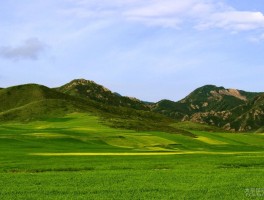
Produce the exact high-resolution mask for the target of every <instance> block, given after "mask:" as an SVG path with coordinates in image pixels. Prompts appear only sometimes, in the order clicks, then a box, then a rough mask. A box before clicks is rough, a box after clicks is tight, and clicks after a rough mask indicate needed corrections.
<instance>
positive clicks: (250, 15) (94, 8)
mask: <svg viewBox="0 0 264 200" xmlns="http://www.w3.org/2000/svg"><path fill="white" fill-rule="evenodd" d="M70 1H71V2H72V3H74V4H75V6H76V8H75V10H72V11H69V12H68V14H70V13H71V14H74V15H75V16H78V17H88V18H89V17H95V16H98V17H100V16H107V17H111V16H112V17H116V16H119V17H120V18H122V19H124V20H128V21H137V22H139V23H142V24H146V25H151V26H160V27H166V28H168V27H169V28H180V27H181V25H182V24H184V25H186V23H188V24H189V25H190V26H192V27H194V28H196V29H210V28H219V29H225V30H231V31H232V32H234V31H235V32H240V31H249V30H256V29H262V28H264V15H263V13H261V12H257V11H240V10H237V9H235V8H233V7H231V6H229V5H228V4H226V3H223V2H221V1H216V0H184V1H175V0H145V1H141V0H127V1H121V0H112V1H108V0H102V1H100V2H98V1H94V0H75V1H73V0H70Z"/></svg>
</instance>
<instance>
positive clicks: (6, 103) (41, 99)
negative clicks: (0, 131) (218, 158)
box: [0, 84, 193, 136]
mask: <svg viewBox="0 0 264 200" xmlns="http://www.w3.org/2000/svg"><path fill="white" fill-rule="evenodd" d="M74 112H79V113H89V114H91V115H93V116H97V117H100V118H101V120H102V123H104V124H107V125H109V126H112V127H115V128H125V129H133V130H142V131H143V130H153V131H154V130H155V131H166V132H170V133H177V134H185V135H189V136H193V135H192V134H191V133H189V132H188V131H184V130H181V129H177V128H175V127H171V126H170V124H171V123H173V120H172V119H170V118H167V117H165V116H163V115H161V114H158V113H153V112H150V111H145V110H140V109H139V110H136V109H133V108H129V107H122V106H113V105H111V104H110V103H108V102H105V103H104V101H95V100H91V99H90V98H82V97H80V96H79V95H78V94H77V95H76V96H74V95H69V94H65V93H62V92H60V91H58V90H56V89H51V88H48V87H46V86H42V85H37V84H26V85H18V86H13V87H9V88H5V89H2V90H0V121H1V122H2V123H3V122H7V121H22V122H28V121H34V120H49V119H50V118H58V117H62V116H64V115H66V114H69V113H74Z"/></svg>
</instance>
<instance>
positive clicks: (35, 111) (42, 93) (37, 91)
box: [0, 79, 264, 134]
mask: <svg viewBox="0 0 264 200" xmlns="http://www.w3.org/2000/svg"><path fill="white" fill-rule="evenodd" d="M72 112H88V113H93V114H95V115H99V116H101V117H103V118H105V119H107V120H106V121H108V122H107V123H109V125H111V126H117V127H121V128H133V129H143V130H145V129H146V130H147V129H148V130H150V129H151V130H154V129H155V130H164V129H166V130H167V131H169V132H177V131H181V132H182V133H183V134H189V133H185V132H184V131H183V130H177V128H173V127H171V126H170V123H173V122H175V121H191V122H196V123H202V124H207V125H212V126H217V127H220V128H223V129H226V130H229V131H241V132H243V131H262V130H263V127H264V93H255V92H246V91H242V90H236V89H225V88H224V87H216V86H214V85H206V86H203V87H200V88H198V89H196V90H194V91H193V92H192V93H191V94H189V95H188V96H187V97H185V98H184V99H182V100H180V101H178V102H173V101H170V100H161V101H159V102H157V103H149V102H144V101H140V100H138V99H136V98H131V97H125V96H122V95H120V94H118V93H113V92H111V91H110V90H109V89H107V88H105V87H103V86H102V85H99V84H96V83H95V82H93V81H89V80H84V79H76V80H73V81H71V82H70V83H67V84H65V85H63V86H61V87H58V88H48V87H45V86H42V85H37V84H26V85H19V86H13V87H9V88H0V121H2V122H5V121H32V120H44V119H48V118H52V117H60V116H62V115H65V114H67V113H72Z"/></svg>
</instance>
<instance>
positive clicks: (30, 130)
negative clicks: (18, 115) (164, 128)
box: [0, 113, 264, 200]
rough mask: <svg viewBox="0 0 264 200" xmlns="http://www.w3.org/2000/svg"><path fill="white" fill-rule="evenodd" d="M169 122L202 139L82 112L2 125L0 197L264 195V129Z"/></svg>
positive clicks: (94, 197) (0, 135)
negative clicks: (129, 126) (128, 126)
mask: <svg viewBox="0 0 264 200" xmlns="http://www.w3.org/2000/svg"><path fill="white" fill-rule="evenodd" d="M171 126H175V127H180V128H184V129H186V130H189V131H190V132H191V133H193V134H194V135H195V136H196V137H190V136H186V135H181V134H172V133H165V132H154V131H153V132H149V131H148V132H138V131H133V130H122V129H114V128H110V127H108V126H106V125H104V123H103V122H101V121H100V119H99V118H98V117H95V116H91V115H88V114H78V113H74V114H69V115H67V116H65V117H62V118H54V119H49V120H46V121H38V122H30V123H18V122H17V123H14V122H12V123H9V124H8V123H5V124H2V125H0V177H1V178H0V199H1V200H2V199H12V200H13V199H32V200H33V199H261V198H264V180H263V177H264V168H263V167H264V135H263V134H261V133H258V134H254V133H249V134H237V133H224V132H222V133H221V132H210V131H211V130H210V127H207V128H204V127H201V126H198V125H194V124H190V123H189V124H188V123H182V124H172V125H171ZM203 128H204V129H203ZM203 130H206V131H203Z"/></svg>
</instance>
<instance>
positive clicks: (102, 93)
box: [56, 79, 149, 110]
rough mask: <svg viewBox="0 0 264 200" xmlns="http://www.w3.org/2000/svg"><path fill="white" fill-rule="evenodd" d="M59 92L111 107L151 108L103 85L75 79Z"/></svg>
mask: <svg viewBox="0 0 264 200" xmlns="http://www.w3.org/2000/svg"><path fill="white" fill-rule="evenodd" d="M56 90H57V91H59V92H62V93H65V94H69V95H71V96H76V97H81V98H84V99H90V100H94V101H96V102H101V103H104V104H107V105H111V106H122V107H128V108H134V109H138V110H149V107H148V106H147V105H146V104H145V103H143V102H141V101H140V100H138V99H136V98H130V97H123V96H121V95H120V94H118V93H113V92H111V91H110V90H109V89H107V88H105V87H104V86H102V85H99V84H97V83H95V82H94V81H90V80H85V79H75V80H73V81H71V82H70V83H67V84H65V85H63V86H61V87H59V88H56Z"/></svg>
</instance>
